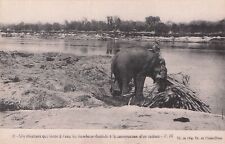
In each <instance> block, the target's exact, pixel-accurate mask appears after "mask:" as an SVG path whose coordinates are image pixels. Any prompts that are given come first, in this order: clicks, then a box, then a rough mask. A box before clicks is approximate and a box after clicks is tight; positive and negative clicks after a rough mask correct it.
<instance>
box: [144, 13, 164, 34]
mask: <svg viewBox="0 0 225 144" xmlns="http://www.w3.org/2000/svg"><path fill="white" fill-rule="evenodd" d="M160 22H161V21H160V17H158V16H156V17H154V16H148V17H146V18H145V23H146V25H147V31H155V27H156V25H157V24H159V23H160Z"/></svg>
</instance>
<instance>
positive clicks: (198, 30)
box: [0, 16, 225, 36]
mask: <svg viewBox="0 0 225 144" xmlns="http://www.w3.org/2000/svg"><path fill="white" fill-rule="evenodd" d="M0 30H1V31H2V32H6V33H10V32H18V33H22V32H24V33H40V32H48V33H62V32H65V33H66V32H77V31H96V32H124V33H132V34H136V35H146V36H225V19H222V20H220V21H215V22H211V21H201V20H198V21H192V22H190V23H174V22H165V23H164V22H162V21H161V20H160V17H158V16H156V17H154V16H148V17H146V18H145V21H132V20H129V21H128V20H121V19H120V18H119V17H117V16H107V17H106V20H105V21H96V20H91V21H89V20H87V19H84V20H81V21H76V20H74V21H67V20H66V21H65V22H64V23H63V24H62V23H57V22H55V23H24V22H20V23H18V24H7V25H4V24H0ZM134 36H135V35H134Z"/></svg>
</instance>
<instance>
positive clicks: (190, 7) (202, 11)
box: [0, 0, 225, 23]
mask: <svg viewBox="0 0 225 144" xmlns="http://www.w3.org/2000/svg"><path fill="white" fill-rule="evenodd" d="M106 16H119V17H120V18H121V19H123V20H135V21H144V20H145V17H147V16H159V17H160V18H161V21H163V22H167V21H172V22H177V23H179V22H190V21H193V20H208V21H217V20H221V19H223V18H225V0H0V23H18V22H21V21H23V22H27V23H36V22H43V23H45V22H50V23H52V22H60V23H63V22H64V21H65V20H68V21H71V20H83V19H84V18H87V19H88V20H92V19H95V20H106Z"/></svg>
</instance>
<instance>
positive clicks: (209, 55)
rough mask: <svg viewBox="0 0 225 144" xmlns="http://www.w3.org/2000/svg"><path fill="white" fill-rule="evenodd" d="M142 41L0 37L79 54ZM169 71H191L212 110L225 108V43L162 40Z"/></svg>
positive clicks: (8, 42)
mask: <svg viewBox="0 0 225 144" xmlns="http://www.w3.org/2000/svg"><path fill="white" fill-rule="evenodd" d="M146 44H147V42H141V41H117V42H115V41H99V40H64V39H49V40H46V39H21V38H0V50H3V51H28V52H35V53H42V52H59V53H72V54H76V55H85V56H90V55H113V53H115V51H116V50H117V49H119V48H120V49H122V48H129V47H134V46H135V47H141V46H145V45H146ZM161 53H162V56H163V57H164V58H165V60H166V65H167V68H168V73H178V72H183V73H185V74H188V75H190V78H191V79H190V86H191V88H193V89H194V90H196V91H197V92H198V93H199V97H200V99H202V100H203V101H205V102H206V103H207V104H209V105H210V108H211V110H212V113H217V114H221V112H222V109H223V111H225V77H224V76H225V45H217V44H208V43H182V42H175V43H161Z"/></svg>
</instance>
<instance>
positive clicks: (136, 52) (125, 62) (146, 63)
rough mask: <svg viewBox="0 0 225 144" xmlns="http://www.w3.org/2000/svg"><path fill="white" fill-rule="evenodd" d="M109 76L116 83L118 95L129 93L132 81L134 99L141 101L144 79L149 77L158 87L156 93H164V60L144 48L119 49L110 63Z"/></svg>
mask: <svg viewBox="0 0 225 144" xmlns="http://www.w3.org/2000/svg"><path fill="white" fill-rule="evenodd" d="M111 73H112V74H111V76H112V75H114V77H115V81H114V82H118V85H119V89H120V94H121V95H122V96H126V95H127V94H128V93H129V83H130V82H131V80H132V79H133V81H134V86H135V99H136V100H138V101H140V100H142V99H143V87H144V81H145V78H146V77H151V78H152V79H153V81H154V83H155V82H156V83H157V85H158V91H160V92H161V91H165V89H166V77H167V68H166V64H165V60H164V59H163V58H161V56H160V54H159V53H155V52H152V51H150V50H148V49H146V48H137V47H135V48H127V49H121V50H120V51H119V52H118V53H117V54H116V55H114V57H113V58H112V62H111Z"/></svg>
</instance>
